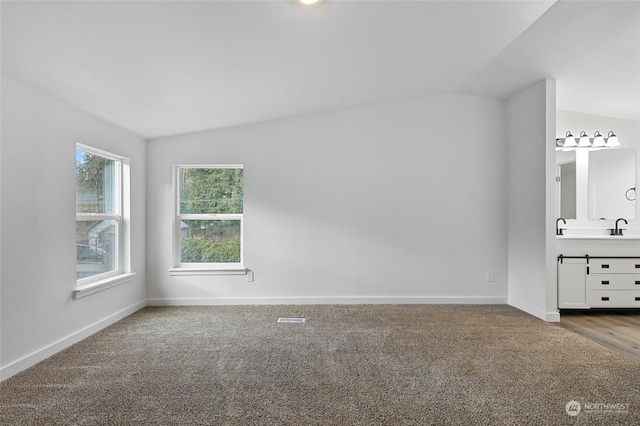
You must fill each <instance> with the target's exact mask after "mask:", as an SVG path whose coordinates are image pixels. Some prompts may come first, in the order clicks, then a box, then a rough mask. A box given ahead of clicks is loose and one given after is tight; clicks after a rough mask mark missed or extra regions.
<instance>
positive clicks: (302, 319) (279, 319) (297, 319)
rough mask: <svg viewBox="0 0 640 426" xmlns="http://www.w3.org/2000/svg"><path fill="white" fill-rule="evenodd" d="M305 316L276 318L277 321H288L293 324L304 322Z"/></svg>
mask: <svg viewBox="0 0 640 426" xmlns="http://www.w3.org/2000/svg"><path fill="white" fill-rule="evenodd" d="M304 321H305V318H278V322H290V323H294V324H304Z"/></svg>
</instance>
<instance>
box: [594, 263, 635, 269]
mask: <svg viewBox="0 0 640 426" xmlns="http://www.w3.org/2000/svg"><path fill="white" fill-rule="evenodd" d="M636 266H637V265H636ZM602 269H609V265H604V264H603V265H602Z"/></svg>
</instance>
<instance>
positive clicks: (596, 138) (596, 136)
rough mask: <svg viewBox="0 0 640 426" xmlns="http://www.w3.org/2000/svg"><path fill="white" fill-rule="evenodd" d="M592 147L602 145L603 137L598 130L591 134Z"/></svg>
mask: <svg viewBox="0 0 640 426" xmlns="http://www.w3.org/2000/svg"><path fill="white" fill-rule="evenodd" d="M593 147H594V148H603V147H604V138H603V137H602V135H601V134H600V132H597V131H596V132H595V133H594V134H593Z"/></svg>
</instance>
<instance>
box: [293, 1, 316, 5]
mask: <svg viewBox="0 0 640 426" xmlns="http://www.w3.org/2000/svg"><path fill="white" fill-rule="evenodd" d="M298 1H299V2H300V3H302V4H307V5H309V4H314V3H318V1H320V0H298Z"/></svg>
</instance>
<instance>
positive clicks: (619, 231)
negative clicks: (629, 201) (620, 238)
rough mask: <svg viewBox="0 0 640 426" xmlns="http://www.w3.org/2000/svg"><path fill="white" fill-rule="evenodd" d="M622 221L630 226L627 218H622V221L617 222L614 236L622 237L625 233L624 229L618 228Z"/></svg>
mask: <svg viewBox="0 0 640 426" xmlns="http://www.w3.org/2000/svg"><path fill="white" fill-rule="evenodd" d="M621 220H622V221H624V223H625V224H626V225H628V224H629V222H627V219H625V218H623V217H621V218H620V219H618V220H616V228H615V229H614V230H613V231H614V233H615V234H614V235H622V231H624V229H622V228H618V222H620V221H621Z"/></svg>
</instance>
